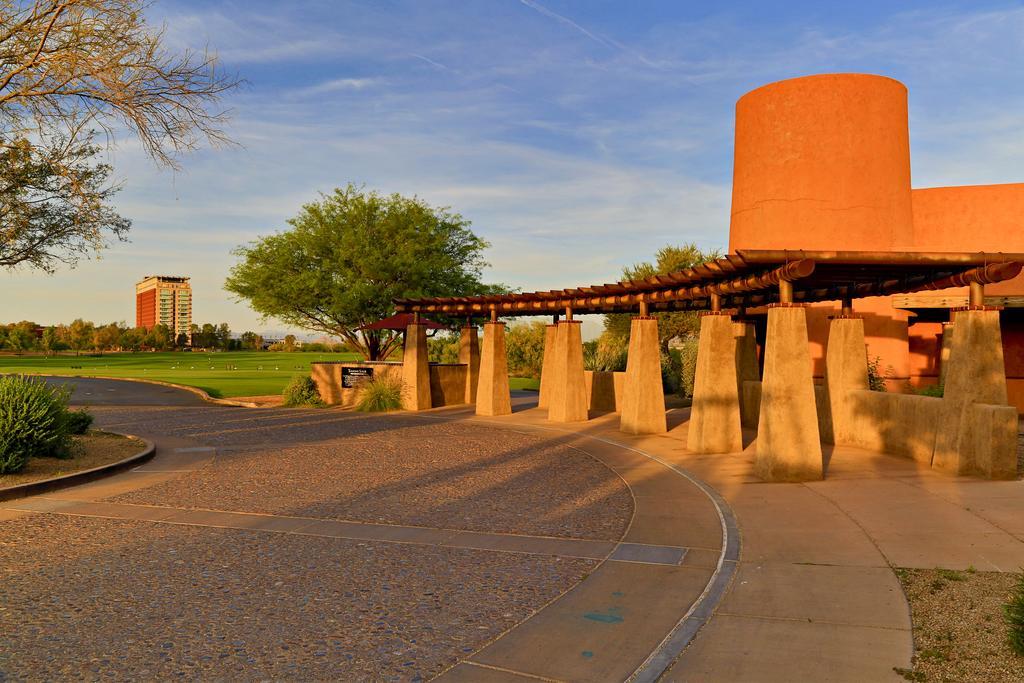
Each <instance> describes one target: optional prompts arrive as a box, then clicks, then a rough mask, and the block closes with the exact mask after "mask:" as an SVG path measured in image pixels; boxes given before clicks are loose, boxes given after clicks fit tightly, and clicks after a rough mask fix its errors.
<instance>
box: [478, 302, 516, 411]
mask: <svg viewBox="0 0 1024 683" xmlns="http://www.w3.org/2000/svg"><path fill="white" fill-rule="evenodd" d="M511 412H512V394H511V393H510V392H509V387H508V359H507V356H506V354H505V323H500V322H486V323H484V343H483V349H482V350H481V352H480V380H479V382H478V383H477V386H476V414H477V415H508V414H510V413H511Z"/></svg>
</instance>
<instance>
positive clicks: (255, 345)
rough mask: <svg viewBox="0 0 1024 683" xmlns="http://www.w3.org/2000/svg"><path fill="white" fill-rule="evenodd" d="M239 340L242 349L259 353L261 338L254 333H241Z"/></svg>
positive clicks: (261, 345)
mask: <svg viewBox="0 0 1024 683" xmlns="http://www.w3.org/2000/svg"><path fill="white" fill-rule="evenodd" d="M240 340H241V342H242V348H243V349H249V350H251V351H259V350H260V348H262V347H263V337H261V336H260V335H258V334H256V333H255V332H243V333H242V336H241V339H240Z"/></svg>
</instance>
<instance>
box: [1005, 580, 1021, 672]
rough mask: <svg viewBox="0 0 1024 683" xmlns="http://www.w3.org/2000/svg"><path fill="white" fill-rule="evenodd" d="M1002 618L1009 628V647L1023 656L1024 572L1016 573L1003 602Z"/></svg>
mask: <svg viewBox="0 0 1024 683" xmlns="http://www.w3.org/2000/svg"><path fill="white" fill-rule="evenodd" d="M1003 618H1004V619H1005V620H1006V625H1007V626H1008V627H1009V629H1010V630H1009V633H1008V634H1007V636H1008V640H1009V642H1010V649H1012V650H1013V651H1014V652H1016V653H1017V654H1018V655H1021V656H1024V572H1021V573H1020V574H1018V575H1017V583H1016V584H1015V585H1014V587H1013V592H1012V593H1010V595H1009V597H1008V598H1007V601H1006V602H1005V603H1004V604H1003Z"/></svg>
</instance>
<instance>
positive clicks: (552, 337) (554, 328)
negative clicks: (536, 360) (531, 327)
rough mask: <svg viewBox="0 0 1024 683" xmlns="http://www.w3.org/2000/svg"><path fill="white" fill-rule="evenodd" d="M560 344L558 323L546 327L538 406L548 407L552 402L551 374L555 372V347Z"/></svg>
mask: <svg viewBox="0 0 1024 683" xmlns="http://www.w3.org/2000/svg"><path fill="white" fill-rule="evenodd" d="M557 345H558V325H548V326H547V327H545V328H544V361H543V362H542V363H541V366H540V396H538V397H537V407H538V408H547V407H548V405H549V404H550V403H551V376H552V374H553V373H554V372H555V370H554V362H555V347H556V346H557Z"/></svg>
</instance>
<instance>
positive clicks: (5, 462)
mask: <svg viewBox="0 0 1024 683" xmlns="http://www.w3.org/2000/svg"><path fill="white" fill-rule="evenodd" d="M70 395H71V391H70V390H69V389H67V388H65V387H51V386H50V385H48V384H47V383H46V382H44V381H43V380H41V379H34V378H29V377H24V376H21V375H7V376H5V377H0V474H9V473H12V472H18V471H20V470H22V469H23V468H24V467H25V464H26V463H27V462H28V459H29V458H33V457H42V456H56V457H70V453H69V452H68V445H69V438H68V436H69V434H68V425H67V405H68V397H69V396H70Z"/></svg>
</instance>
